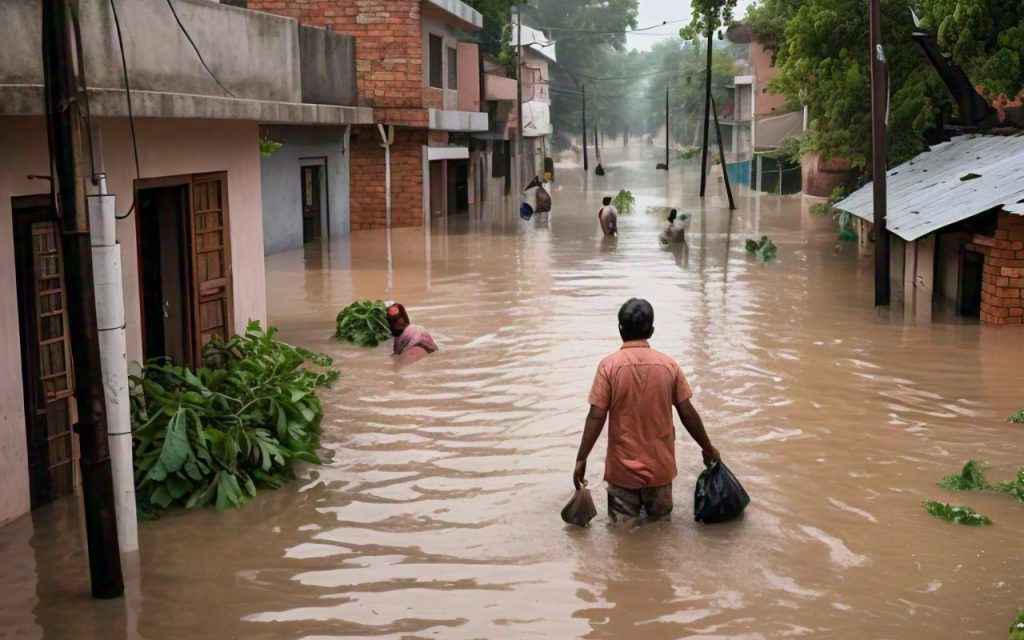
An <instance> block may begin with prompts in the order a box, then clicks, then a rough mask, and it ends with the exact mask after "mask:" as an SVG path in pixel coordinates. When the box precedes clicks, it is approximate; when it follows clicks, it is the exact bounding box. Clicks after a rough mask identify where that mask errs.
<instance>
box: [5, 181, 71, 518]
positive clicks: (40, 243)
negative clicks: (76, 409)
mask: <svg viewBox="0 0 1024 640" xmlns="http://www.w3.org/2000/svg"><path fill="white" fill-rule="evenodd" d="M12 204H13V210H14V264H15V273H16V276H17V277H16V279H17V283H18V285H17V286H18V321H19V324H20V326H21V332H20V333H21V371H22V383H23V388H24V401H25V430H26V441H27V444H28V465H29V491H30V495H31V504H32V508H33V509H35V508H37V507H41V506H43V505H45V504H47V503H49V502H52V501H54V500H56V499H57V498H60V497H63V496H67V495H71V494H72V493H73V492H74V484H75V475H74V466H75V465H74V445H73V438H72V432H71V408H70V404H69V403H70V402H71V400H72V392H73V389H74V384H73V379H72V368H71V344H70V341H69V338H68V322H67V307H66V301H67V296H66V291H67V289H66V285H65V281H64V260H63V256H62V252H61V236H60V232H59V229H58V227H57V220H56V215H55V213H54V210H53V207H52V206H51V204H50V197H49V196H32V197H28V198H14V199H13V201H12Z"/></svg>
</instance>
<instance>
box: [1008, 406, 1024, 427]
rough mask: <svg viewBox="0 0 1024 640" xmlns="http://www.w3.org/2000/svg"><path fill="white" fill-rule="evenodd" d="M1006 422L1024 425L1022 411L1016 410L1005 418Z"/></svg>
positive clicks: (1023, 411) (1023, 413) (1023, 412)
mask: <svg viewBox="0 0 1024 640" xmlns="http://www.w3.org/2000/svg"><path fill="white" fill-rule="evenodd" d="M1006 421H1007V422H1012V423H1014V424H1024V409H1017V413H1015V414H1013V415H1012V416H1010V417H1009V418H1007V419H1006Z"/></svg>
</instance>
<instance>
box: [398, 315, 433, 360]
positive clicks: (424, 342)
mask: <svg viewBox="0 0 1024 640" xmlns="http://www.w3.org/2000/svg"><path fill="white" fill-rule="evenodd" d="M387 318H388V326H389V327H390V328H391V335H393V336H394V337H395V351H394V355H396V356H399V357H401V358H402V361H403V362H415V361H416V360H419V359H420V358H422V357H423V356H425V355H427V354H428V353H433V352H435V351H437V344H435V343H434V339H433V338H431V337H430V333H429V332H428V331H427V330H426V329H424V328H423V327H421V326H419V325H418V324H410V323H409V314H408V313H406V312H405V307H403V306H402V305H400V304H398V303H397V302H396V303H395V304H393V305H391V306H390V307H388V311H387Z"/></svg>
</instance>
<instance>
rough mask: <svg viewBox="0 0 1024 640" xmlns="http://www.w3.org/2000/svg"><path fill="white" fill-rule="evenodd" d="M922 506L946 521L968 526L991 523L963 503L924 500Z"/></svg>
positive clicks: (983, 525) (981, 525)
mask: <svg viewBox="0 0 1024 640" xmlns="http://www.w3.org/2000/svg"><path fill="white" fill-rule="evenodd" d="M924 508H925V510H926V511H928V513H930V514H932V515H933V516H935V517H937V518H942V519H943V520H945V521H946V522H952V523H955V524H963V525H967V526H969V527H987V526H989V525H990V524H992V521H991V520H989V519H988V518H986V517H985V516H983V515H981V514H980V513H978V512H977V511H975V510H974V509H972V508H970V507H965V506H963V505H958V504H949V503H948V502H936V501H935V500H925V501H924Z"/></svg>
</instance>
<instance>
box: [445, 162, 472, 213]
mask: <svg viewBox="0 0 1024 640" xmlns="http://www.w3.org/2000/svg"><path fill="white" fill-rule="evenodd" d="M446 164H447V165H448V170H447V174H448V185H447V187H448V188H447V193H448V198H447V200H448V211H447V213H448V215H454V214H457V213H466V212H467V211H469V161H468V160H447V161H446Z"/></svg>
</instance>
